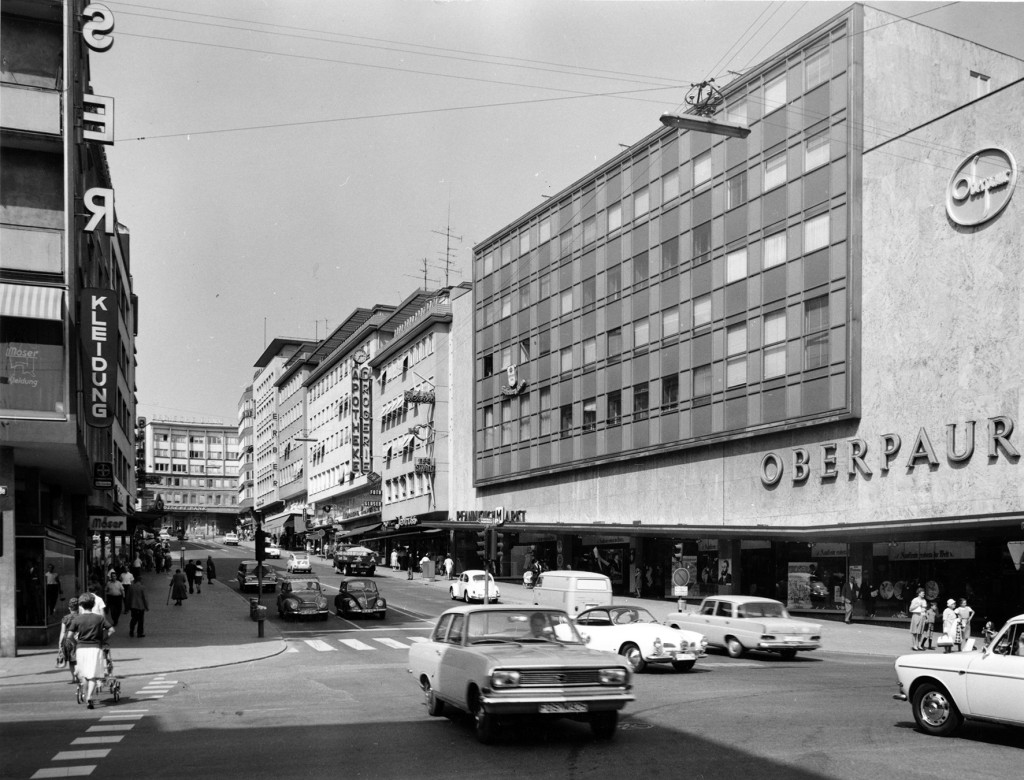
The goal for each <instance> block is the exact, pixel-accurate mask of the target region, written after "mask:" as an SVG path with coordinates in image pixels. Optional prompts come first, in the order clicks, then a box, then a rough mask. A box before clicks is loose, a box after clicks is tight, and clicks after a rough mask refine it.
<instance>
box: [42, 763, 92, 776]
mask: <svg viewBox="0 0 1024 780" xmlns="http://www.w3.org/2000/svg"><path fill="white" fill-rule="evenodd" d="M95 768H96V765H95V764H92V765H90V766H59V767H54V768H53V769H40V770H39V771H38V772H36V773H35V774H34V775H32V780H36V778H37V777H88V776H89V775H91V774H92V772H93V770H94V769H95Z"/></svg>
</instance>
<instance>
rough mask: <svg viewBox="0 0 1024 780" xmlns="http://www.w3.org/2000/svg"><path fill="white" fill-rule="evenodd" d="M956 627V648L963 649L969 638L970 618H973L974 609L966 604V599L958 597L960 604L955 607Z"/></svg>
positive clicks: (965, 647)
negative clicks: (957, 632) (957, 631)
mask: <svg viewBox="0 0 1024 780" xmlns="http://www.w3.org/2000/svg"><path fill="white" fill-rule="evenodd" d="M956 617H957V627H958V630H959V632H960V633H959V634H958V635H957V645H958V647H957V649H958V650H964V649H969V648H967V643H968V641H969V640H970V638H971V620H972V619H973V618H974V610H973V609H971V608H970V607H969V606H967V599H960V606H959V607H957V608H956Z"/></svg>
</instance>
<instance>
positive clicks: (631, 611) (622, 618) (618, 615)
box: [610, 607, 658, 626]
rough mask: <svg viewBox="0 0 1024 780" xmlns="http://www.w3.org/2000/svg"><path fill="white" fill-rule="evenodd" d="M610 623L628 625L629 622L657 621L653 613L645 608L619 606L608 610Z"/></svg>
mask: <svg viewBox="0 0 1024 780" xmlns="http://www.w3.org/2000/svg"><path fill="white" fill-rule="evenodd" d="M610 612H611V617H612V623H614V624H615V625H617V626H623V625H629V624H630V623H657V622H658V621H657V620H655V619H654V615H652V614H651V613H650V612H648V611H647V610H646V609H641V608H638V607H619V608H618V609H613V610H610Z"/></svg>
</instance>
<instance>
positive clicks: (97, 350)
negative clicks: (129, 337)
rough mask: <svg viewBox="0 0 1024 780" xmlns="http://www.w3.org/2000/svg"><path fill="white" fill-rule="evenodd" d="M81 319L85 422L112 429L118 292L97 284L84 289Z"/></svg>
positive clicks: (115, 374) (115, 379) (115, 373)
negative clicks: (97, 286)
mask: <svg viewBox="0 0 1024 780" xmlns="http://www.w3.org/2000/svg"><path fill="white" fill-rule="evenodd" d="M78 322H79V325H80V328H81V331H82V347H83V350H84V359H85V365H84V366H83V371H82V373H83V374H84V376H85V395H84V401H85V421H86V422H87V423H88V424H89V425H92V426H95V427H97V428H109V427H110V425H111V424H112V423H113V421H114V414H113V407H114V396H115V395H116V393H115V392H114V390H115V383H116V382H117V349H118V345H117V294H116V293H115V292H114V291H113V290H102V289H99V288H95V287H90V288H86V289H84V290H82V300H81V310H80V312H79V320H78Z"/></svg>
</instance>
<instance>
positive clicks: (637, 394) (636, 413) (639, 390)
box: [633, 382, 651, 421]
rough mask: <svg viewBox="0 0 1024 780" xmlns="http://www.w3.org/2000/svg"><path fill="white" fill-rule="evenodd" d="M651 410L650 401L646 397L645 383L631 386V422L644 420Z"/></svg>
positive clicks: (647, 396)
mask: <svg viewBox="0 0 1024 780" xmlns="http://www.w3.org/2000/svg"><path fill="white" fill-rule="evenodd" d="M650 408H651V399H650V396H649V395H648V389H647V383H646V382H641V383H640V384H638V385H633V420H634V421H636V420H646V419H647V414H648V412H649V410H650Z"/></svg>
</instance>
